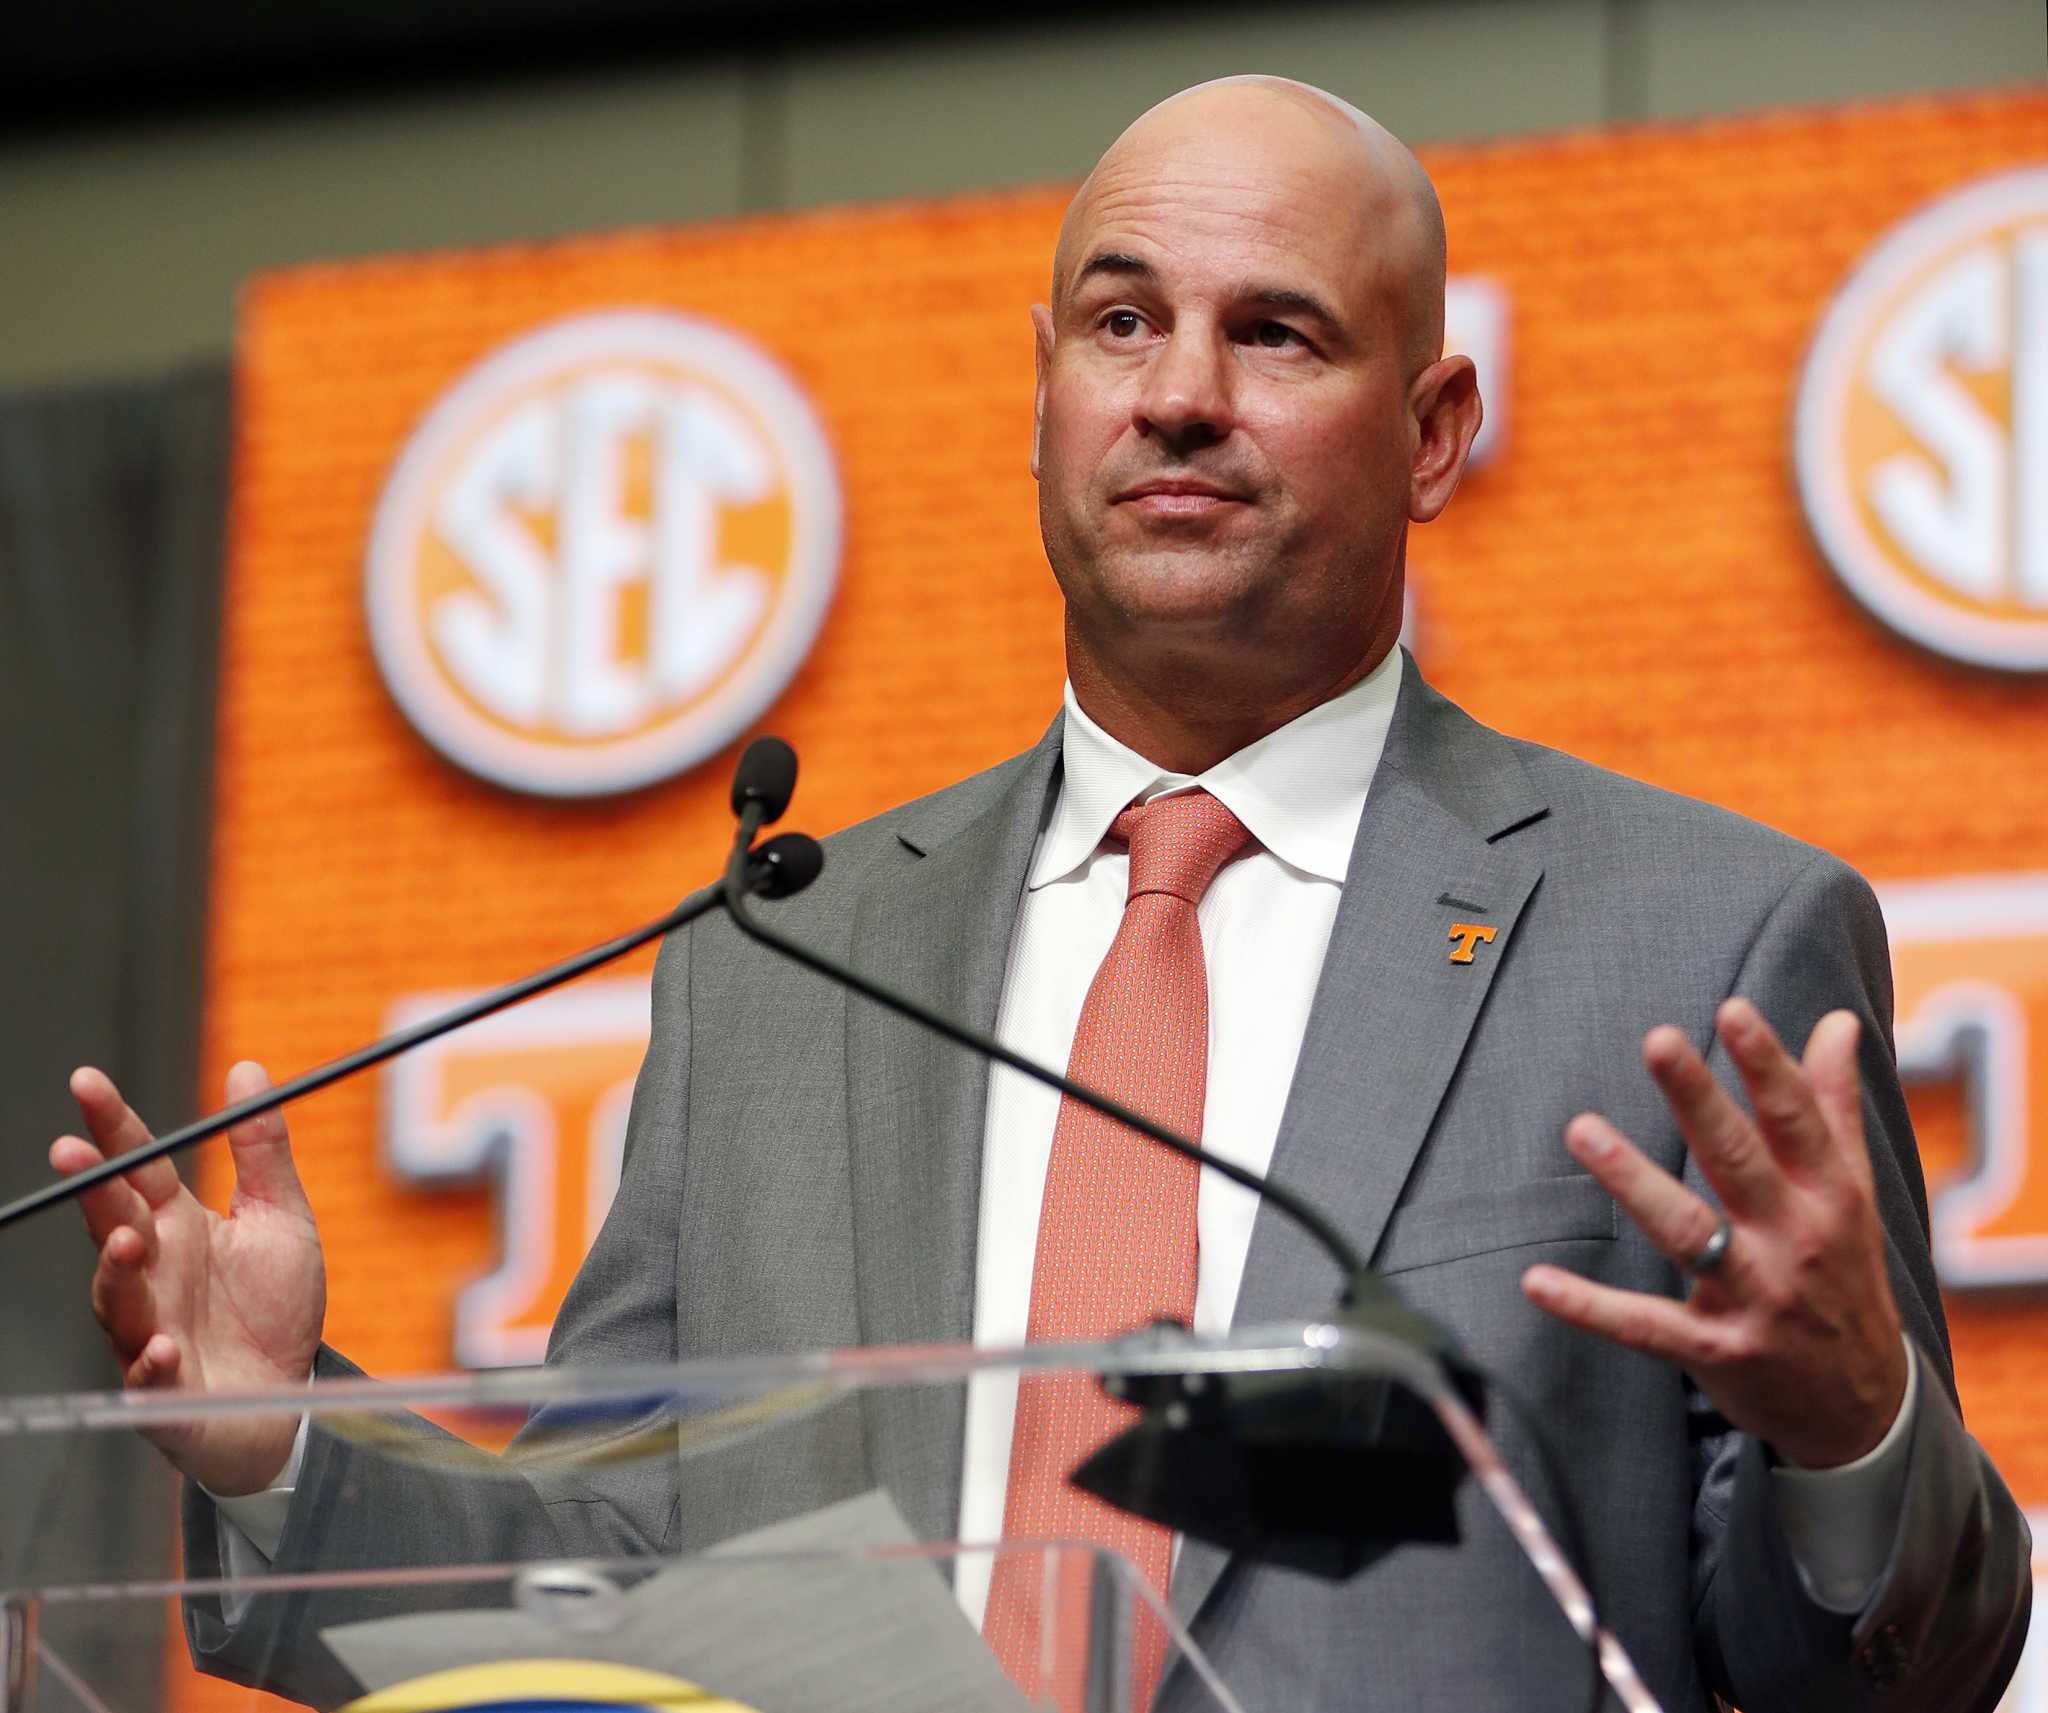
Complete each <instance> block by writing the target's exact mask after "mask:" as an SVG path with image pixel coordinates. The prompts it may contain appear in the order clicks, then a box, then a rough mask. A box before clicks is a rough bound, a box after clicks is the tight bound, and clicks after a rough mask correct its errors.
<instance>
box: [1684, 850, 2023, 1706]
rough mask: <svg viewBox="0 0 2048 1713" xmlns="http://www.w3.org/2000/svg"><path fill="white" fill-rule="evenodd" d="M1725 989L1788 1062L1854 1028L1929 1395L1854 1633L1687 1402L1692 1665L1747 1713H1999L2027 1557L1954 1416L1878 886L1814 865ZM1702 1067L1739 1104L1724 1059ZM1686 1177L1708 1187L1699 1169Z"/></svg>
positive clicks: (1906, 1308)
mask: <svg viewBox="0 0 2048 1713" xmlns="http://www.w3.org/2000/svg"><path fill="white" fill-rule="evenodd" d="M1734 991H1735V992H1737V993H1740V994H1742V995H1744V996H1746V997H1748V998H1749V999H1751V1000H1753V1001H1754V1002H1755V1003H1756V1004H1757V1005H1758V1006H1759V1008H1760V1009H1761V1010H1762V1011H1763V1012H1764V1014H1765V1016H1767V1017H1768V1018H1769V1019H1770V1021H1771V1024H1772V1026H1773V1027H1774V1028H1775V1029H1776V1030H1777V1031H1778V1033H1779V1036H1780V1038H1781V1039H1783V1040H1784V1041H1785V1042H1786V1043H1787V1044H1788V1045H1789V1046H1791V1047H1792V1048H1793V1050H1795V1051H1797V1050H1799V1049H1800V1048H1802V1047H1803V1046H1804V1043H1805V1041H1806V1038H1807V1035H1808V1034H1809V1033H1810V1032H1811V1031H1812V1029H1813V1026H1814V1024H1815V1023H1817V1022H1818V1021H1819V1020H1820V1018H1821V1017H1822V1016H1823V1015H1824V1014H1825V1013H1827V1012H1828V1011H1830V1010H1833V1009H1836V1008H1838V1007H1847V1008H1849V1009H1851V1010H1853V1011H1855V1012H1856V1013H1857V1014H1858V1016H1859V1017H1860V1018H1861V1020H1862V1024H1863V1041H1862V1048H1861V1057H1862V1067H1861V1068H1862V1075H1863V1089H1864V1097H1863V1109H1864V1125H1865V1131H1866V1136H1867V1140H1868V1142H1869V1147H1870V1154H1871V1165H1872V1169H1873V1173H1874V1175H1875V1179H1876V1189H1877V1203H1878V1213H1879V1217H1880V1219H1881V1221H1882V1223H1883V1226H1884V1231H1885V1241H1886V1247H1887V1255H1888V1260H1889V1263H1890V1271H1891V1280H1892V1289H1893V1292H1894V1294H1895V1295H1896V1297H1897V1299H1898V1305H1899V1313H1900V1316H1901V1318H1902V1320H1903V1321H1904V1324H1905V1328H1906V1332H1907V1334H1908V1336H1909V1337H1911V1338H1912V1339H1913V1341H1914V1343H1915V1345H1916V1346H1917V1347H1918V1350H1919V1354H1920V1358H1921V1374H1922V1385H1921V1387H1920V1390H1919V1398H1918V1403H1917V1406H1916V1409H1915V1412H1914V1419H1913V1422H1912V1424H1911V1434H1912V1438H1911V1442H1910V1450H1909V1453H1908V1460H1907V1475H1906V1483H1905V1493H1904V1500H1903V1503H1902V1504H1901V1506H1900V1511H1899V1516H1898V1520H1897V1525H1896V1528H1895V1530H1894V1533H1893V1537H1892V1544H1891V1550H1890V1556H1889V1559H1888V1561H1887V1563H1886V1565H1885V1568H1884V1571H1883V1574H1882V1576H1881V1577H1880V1579H1879V1581H1878V1584H1877V1586H1876V1588H1875V1589H1874V1591H1873V1592H1872V1594H1871V1596H1870V1598H1869V1600H1868V1601H1867V1602H1866V1603H1865V1605H1864V1608H1863V1610H1862V1611H1861V1612H1859V1613H1856V1614H1853V1615H1850V1616H1843V1615H1839V1614H1836V1613H1833V1612H1830V1611H1828V1610H1826V1609H1825V1608H1823V1607H1822V1606H1820V1605H1818V1604H1817V1603H1816V1602H1815V1601H1814V1600H1813V1599H1812V1597H1811V1595H1810V1594H1809V1593H1808V1590H1807V1588H1806V1585H1805V1582H1804V1579H1803V1578H1802V1576H1801V1573H1800V1571H1799V1568H1798V1566H1797V1564H1796V1563H1795V1561H1794V1559H1793V1557H1792V1554H1791V1551H1790V1549H1789V1547H1788V1545H1787V1543H1786V1540H1785V1537H1784V1534H1783V1532H1782V1530H1781V1529H1780V1528H1779V1526H1778V1518H1777V1514H1776V1509H1775V1505H1774V1502H1773V1499H1772V1495H1771V1491H1770V1468H1769V1453H1768V1452H1767V1451H1766V1449H1765V1448H1764V1446H1763V1445H1762V1444H1761V1443H1760V1442H1758V1441H1757V1440H1756V1439H1754V1438H1752V1437H1751V1436H1749V1435H1746V1434H1741V1433H1737V1432H1736V1431H1735V1430H1734V1429H1733V1428H1732V1427H1731V1426H1730V1425H1729V1423H1728V1422H1727V1421H1726V1420H1725V1418H1722V1417H1721V1416H1719V1415H1718V1413H1716V1412H1715V1411H1714V1410H1713V1409H1712V1407H1711V1406H1710V1405H1708V1404H1707V1403H1706V1401H1705V1400H1704V1399H1703V1398H1700V1397H1698V1396H1697V1395H1695V1397H1694V1399H1693V1419H1694V1431H1695V1441H1696V1445H1697V1447H1698V1461H1699V1464H1700V1469H1701V1479H1700V1485H1699V1489H1698V1495H1697V1500H1696V1504H1695V1508H1694V1543H1695V1544H1694V1555H1693V1571H1694V1584H1693V1593H1694V1622H1695V1627H1696V1643H1697V1647H1698V1650H1699V1653H1700V1656H1701V1658H1702V1660H1703V1662H1704V1664H1705V1666H1706V1670H1707V1675H1708V1678H1709V1681H1710V1682H1712V1683H1713V1684H1714V1685H1715V1687H1716V1688H1717V1690H1718V1691H1719V1692H1720V1693H1721V1694H1722V1695H1723V1696H1724V1697H1725V1698H1726V1699H1727V1700H1729V1701H1730V1702H1732V1703H1734V1704H1735V1705H1736V1706H1739V1707H1740V1708H1742V1709H1743V1713H1802V1710H1807V1709H1812V1708H1817V1707H1826V1708H1829V1709H1831V1710H1836V1713H1854V1710H1857V1709H1864V1708H1868V1709H1872V1710H1873V1713H1875V1710H1877V1709H1880V1708H1882V1709H1886V1710H1903V1709H1926V1710H1928V1713H1934V1710H1936V1709H1939V1710H1940V1713H1968V1710H1972V1709H1981V1710H1983V1713H1989V1710H1990V1709H1991V1708H1992V1707H1993V1706H1994V1705H1995V1703H1996V1701H1997V1699H1998V1695H1999V1692H2000V1690H2001V1689H2002V1687H2003V1685H2004V1684H2005V1682H2006V1679H2007V1678H2008V1677H2009V1676H2010V1674H2011V1671H2012V1668H2013V1666H2014V1664H2015V1662H2016V1661H2017V1659H2018V1657H2019V1651H2020V1648H2021V1646H2022V1644H2023V1643H2024V1641H2025V1639H2026V1629H2027V1617H2028V1612H2029V1609H2030V1603H2031V1594H2032V1579H2031V1574H2030V1557H2031V1542H2030V1540H2029V1537H2028V1533H2027V1526H2026V1522H2025V1520H2024V1518H2023V1517H2022V1516H2021V1515H2020V1512H2019V1508H2018V1507H2017V1506H2016V1505H2015V1504H2014V1503H2013V1499H2012V1496H2011V1494H2010V1493H2008V1492H2007V1491H2006V1488H2005V1484H2004V1483H2003V1482H2002V1481H2001V1480H2000V1479H1999V1476H1998V1472H1997V1471H1996V1470H1995V1469H1994V1468H1992V1466H1991V1462H1990V1460H1989V1459H1988V1458H1987V1457H1986V1456H1985V1455H1984V1453H1983V1451H1982V1450H1981V1449H1980V1448H1979V1447H1978V1445H1977V1444H1976V1442H1975V1441H1974V1440H1972V1439H1971V1438H1970V1436H1969V1434H1968V1433H1967V1432H1966V1431H1965V1430H1964V1427H1963V1422H1962V1415H1961V1412H1960V1409H1959V1407H1958V1405H1957V1402H1956V1392H1955V1377H1954V1372H1953V1368H1952V1365H1951V1361H1950V1356H1949V1346H1948V1332H1947V1327H1946V1325H1945V1323H1944V1320H1943V1317H1942V1310H1941V1299H1940V1295H1939V1291H1938V1289H1937V1286H1936V1282H1935V1277H1934V1266H1933V1261H1932V1258H1931V1256H1930V1253H1929V1247H1928V1221H1927V1194H1926V1188H1925V1185H1924V1182H1923V1180H1922V1177H1921V1172H1920V1162H1919V1157H1918V1155H1917V1153H1916V1152H1915V1149H1914V1145H1913V1134H1912V1127H1911V1124H1910V1122H1909V1120H1908V1118H1907V1113H1906V1105H1905V1097H1904V1094H1903V1092H1902V1090H1901V1088H1900V1086H1899V1076H1898V1067H1897V1062H1896V1059H1895V1057H1894V1053H1893V1048H1892V1033H1891V1023H1892V995H1891V962H1890V955H1889V951H1888V949H1887V946H1886V941H1885V931H1884V921H1883V917H1882V915H1881V914H1880V912H1879V910H1878V905H1877V900H1876V898H1875V897H1874V896H1873V895H1872V893H1871V890H1870V888H1869V887H1868V886H1867V885H1866V884H1865V883H1864V882H1863V880H1862V879H1861V878H1860V877H1859V876H1858V875H1856V874H1855V873H1854V871H1853V870H1851V869H1849V868H1847V867H1846V866H1844V865H1843V864H1841V863H1839V862H1836V861H1835V860H1834V859H1833V858H1831V857H1826V856H1818V855H1817V856H1816V857H1814V858H1813V859H1812V860H1811V861H1810V862H1809V863H1808V864H1807V865H1806V866H1805V867H1804V868H1803V869H1802V870H1801V871H1800V872H1799V873H1798V874H1797V875H1796V876H1795V877H1794V878H1793V880H1792V882H1791V884H1790V885H1789V886H1788V887H1787V889H1786V890H1785V892H1784V893H1783V894H1782V895H1781V896H1780V897H1779V899H1778V901H1777V903H1776V905H1775V906H1774V907H1773V909H1772V910H1771V912H1770V913H1769V915H1768V917H1767V919H1766V920H1765V921H1764V923H1763V925H1762V927H1761V928H1760V929H1759V930H1758V932H1757V934H1756V937H1755V939H1754V941H1753V943H1752V944H1751V946H1750V948H1749V951H1748V954H1747V956H1746V957H1745V958H1744V959H1743V962H1742V965H1741V970H1740V974H1739V975H1738V977H1737V980H1736V983H1735V989H1734ZM1711 1063H1712V1065H1713V1068H1714V1071H1715V1074H1716V1075H1717V1076H1718V1077H1720V1078H1721V1080H1722V1081H1723V1082H1724V1083H1725V1084H1727V1085H1729V1086H1730V1087H1733V1088H1735V1089H1737V1090H1739V1089H1740V1087H1741V1079H1740V1076H1739V1074H1738V1073H1737V1072H1736V1070H1735V1068H1734V1066H1733V1064H1732V1063H1731V1062H1730V1061H1729V1059H1728V1058H1727V1056H1726V1053H1725V1052H1724V1051H1723V1050H1722V1049H1721V1048H1720V1047H1719V1046H1716V1048H1715V1049H1714V1053H1713V1055H1712V1059H1711ZM1688 1174H1689V1175H1691V1176H1693V1178H1694V1181H1695V1187H1698V1188H1702V1189H1704V1185H1703V1184H1701V1183H1700V1182H1699V1180H1698V1177H1697V1169H1696V1168H1693V1167H1691V1166H1688Z"/></svg>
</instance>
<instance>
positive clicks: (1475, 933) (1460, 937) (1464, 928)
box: [1451, 922, 1500, 964]
mask: <svg viewBox="0 0 2048 1713" xmlns="http://www.w3.org/2000/svg"><path fill="white" fill-rule="evenodd" d="M1499 932H1500V930H1499V929H1498V928H1496V927H1495V926H1494V925H1493V924H1492V923H1491V922H1453V923H1452V924H1451V942H1452V943H1451V962H1452V963H1454V964H1469V963H1470V962H1471V961H1472V954H1473V953H1474V952H1475V951H1477V950H1478V949H1479V948H1480V947H1481V946H1483V945H1491V944H1492V943H1493V937H1494V935H1496V934H1497V933H1499Z"/></svg>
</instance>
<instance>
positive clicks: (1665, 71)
mask: <svg viewBox="0 0 2048 1713" xmlns="http://www.w3.org/2000/svg"><path fill="white" fill-rule="evenodd" d="M2041 38H2042V16H2041V8H2040V7H2039V6H2038V5H2036V4H2034V3H2033V0H1948V3H1946V4H1943V5H1941V6H1930V5H1927V4H1925V3H1924V0H1808V3H1806V4H1801V5H1797V6H1785V5H1779V4H1774V3H1772V0H1357V3H1353V4H1347V5H1328V4H1324V5H1299V4H1295V5H1287V4H1281V5H1267V6H1261V7H1257V8H1253V7H1248V6H1237V7H1228V6H1205V5H1179V6H1172V7H1158V6H1154V7H1146V6H1139V7H1126V8H1118V9H1115V10H1114V11H1113V12H1111V13H1109V14H1105V12H1104V10H1103V9H1101V8H1093V7H1091V8H1082V7H1078V6H1068V5H1061V4H1052V5H1048V6H1045V7H1042V8H1036V9H1033V10H1031V11H1028V12H1027V11H1025V10H1022V9H1019V8H1001V7H990V8H983V9H979V10H976V11H972V12H969V11H968V10H966V9H961V8H945V9H941V8H937V7H932V6H903V5H889V4H873V5H863V6H857V7H850V6H822V5H801V4H795V3H784V4H776V3H773V0H766V3H756V4H741V3H738V0H733V3H725V0H699V3H697V4H688V5H659V6H658V5H654V4H649V3H644V0H641V3H631V0H605V3H602V4H598V5H589V4H582V5H571V4H569V3H568V0H525V3H523V4H518V5H499V6H483V5H475V4H462V5H458V4H452V3H444V4H440V5H430V4H429V5H413V6H401V5H397V4H386V5H382V6H368V7H364V6H342V5H340V4H336V3H324V4H317V5H305V6H294V7H264V6H257V5H255V4H243V5H230V4H226V3H223V0H215V3H213V4H206V3H204V0H201V3H198V4H193V5H189V6H180V7H167V8H157V9H149V8H142V9H135V8H125V7H124V8H115V7H112V6H109V5H105V4H100V5H83V6H79V5H58V6H17V7H13V8H10V9H9V16H8V17H7V19H6V21H5V22H4V23H0V126H4V127H5V129H4V131H0V239H4V244H5V253H6V259H7V261H6V266H5V268H4V269H0V386H6V385H9V384H32V383H36V382H40V381H48V380H57V379H69V378H77V377H82V376H93V375H105V374H119V373H123V372H125V371H129V370H132V369H134V368H136V367H139V366H149V365H161V364H166V363H175V362H180V361H183V360H186V359H189V358H192V357H195V356H205V355H215V354H219V353H220V352H223V351H224V350H225V349H226V348H227V344H228V340H229V338H230V334H231V329H232V326H233V318H234V297H235V290H236V287H237V285H238V283H239V282H240V281H241V280H242V279H243V278H244V277H245V276H246V275H248V274H250V273H252V272H255V271H257V270H259V269H263V268H268V267H276V266H279V265H282V264H288V263H295V262H303V261H312V260H321V259H326V258H331V257H342V256H352V255H361V254H366V253H374V252H380V251H386V250H405V249H413V248H418V247H421V246H428V245H446V244H480V243H495V242H499V241H503V240H507V239H518V238H540V237H547V236H551V235H554V234H558V233H564V232H572V231H586V230H592V229H599V228H605V227H614V226H621V225H633V224H641V223H648V222H668V221H676V220H697V219H703V218H707V217H713V216H718V215H727V214H735V213H742V212H747V211H755V210H770V209H781V208H790V207H800V206H804V205H808V204H815V203H819V202H834V201H846V200H853V201H866V200H872V199H878V198H886V197H895V196H914V195H929V194H933V193H941V192H947V191H957V190H967V189H981V188H987V187H992V186H998V185H1011V184H1024V183H1031V182H1035V181H1044V180H1060V179H1069V178H1073V177H1077V176H1078V175H1079V174H1081V173H1082V172H1084V171H1086V169H1087V167H1088V165H1089V164H1090V163H1091V162H1092V161H1093V160H1094V158H1095V156H1096V154H1097V153H1099V152H1100V150H1101V149H1102V147H1103V146H1104V145H1105V144H1106V143H1107V142H1108V141H1109V139H1110V138H1111V137H1113V136H1114V135H1115V134H1116V132H1117V131H1118V130H1119V129H1121V127H1122V126H1123V125H1124V124H1125V123H1127V122H1128V121H1129V120H1130V118H1131V117H1133V116H1134V115H1135V114H1136V113H1137V112H1138V111H1139V110H1140V109H1141V108H1143V107H1144V106H1145V105H1147V104H1148V103H1149V102H1151V101H1153V100H1155V99H1157V98H1159V97H1160V96H1163V95H1165V94H1167V93H1169V92H1170V91H1172V90H1173V89H1176V88H1178V87H1180V86H1182V85H1184V84H1187V83H1190V82H1194V81H1196V80H1198V79H1201V78H1203V77H1209V76H1215V75H1219V74H1221V73H1225V72H1231V71H1243V70H1247V69H1256V70H1263V71H1272V72H1278V73H1282V74H1286V75H1291V76H1298V77H1303V78H1307V79H1312V80H1314V81H1316V82H1319V83H1321V84H1324V85H1326V86H1327V87H1329V88H1331V89H1332V90H1334V91H1336V92H1337V93H1338V94H1340V95H1343V96H1345V97H1346V98H1347V99H1350V100H1353V101H1356V102H1358V103H1359V104H1360V105H1361V106H1363V107H1365V108H1367V109H1368V110H1369V111H1371V112H1373V113H1374V114H1376V115H1377V116H1379V117H1380V118H1381V119H1383V120H1384V121H1386V122H1387V123H1388V124H1389V125H1391V126H1392V127H1393V128H1394V129H1395V130H1396V131H1397V132H1399V133H1400V134H1401V135H1402V136H1404V137H1406V138H1408V139H1409V140H1410V141H1412V142H1418V143H1426V142H1434V141H1439V140H1443V139H1448V138H1474V137H1488V136H1499V135H1505V134H1516V133H1526V132H1532V131H1547V130H1556V129H1561V128H1566V127H1576V126H1584V125H1596V124H1601V123H1606V122H1611V121H1629V120H1640V119H1676V118H1688V117H1693V116H1697V115H1704V114H1713V113H1727V112H1738V111H1747V110H1751V109H1754V108H1758V107H1764V106H1771V105H1778V104H1788V103H1790V104H1802V103H1811V102H1825V101H1841V100H1854V99H1857V98H1860V97H1864V96H1868V95H1873V94H1886V93H1892V92H1897V91H1903V90H1911V89H1947V88H1957V87H1965V86H1970V85H1980V84H1995V83H2009V82H2011V81H2012V80H2014V79H2015V78H2026V77H2038V76H2040V75H2041V61H2042V56H2043V47H2042V39H2041Z"/></svg>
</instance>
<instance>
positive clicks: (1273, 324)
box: [1252, 321, 1301, 351]
mask: <svg viewBox="0 0 2048 1713" xmlns="http://www.w3.org/2000/svg"><path fill="white" fill-rule="evenodd" d="M1252 337H1253V338H1254V339H1256V340H1257V341H1258V342H1259V343H1260V344H1261V345H1263V346H1265V347H1266V348H1267V349H1268V350H1269V351H1278V350H1281V349H1282V348H1283V347H1285V346H1288V345H1299V344H1300V343H1301V335H1300V334H1299V333H1297V332H1295V331H1294V329H1293V328H1291V327H1289V326H1288V325H1287V324H1286V323H1285V322H1284V321H1262V322H1260V323H1259V326H1258V331H1257V332H1256V333H1254V334H1253V335H1252Z"/></svg>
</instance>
